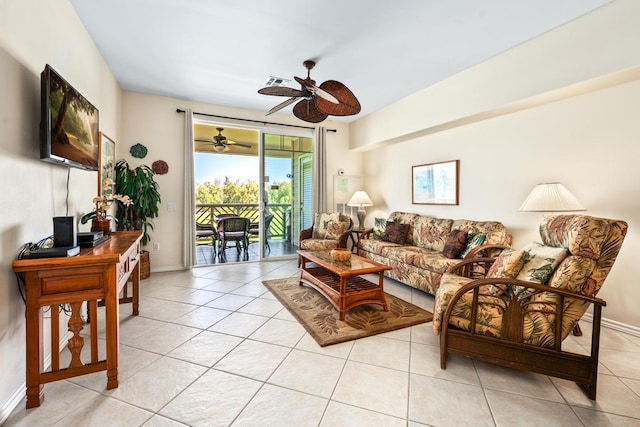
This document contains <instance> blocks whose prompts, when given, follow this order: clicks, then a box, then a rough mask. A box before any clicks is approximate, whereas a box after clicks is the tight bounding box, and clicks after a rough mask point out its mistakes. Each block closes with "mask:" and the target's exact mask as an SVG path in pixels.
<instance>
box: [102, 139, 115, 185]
mask: <svg viewBox="0 0 640 427" xmlns="http://www.w3.org/2000/svg"><path fill="white" fill-rule="evenodd" d="M115 162H116V142H115V141H114V140H113V139H111V138H109V137H108V136H107V135H105V134H104V133H103V132H100V167H99V168H98V196H108V195H111V194H113V185H108V184H107V185H105V182H107V179H109V180H111V181H110V182H113V183H115V180H116V179H115V169H114V168H115Z"/></svg>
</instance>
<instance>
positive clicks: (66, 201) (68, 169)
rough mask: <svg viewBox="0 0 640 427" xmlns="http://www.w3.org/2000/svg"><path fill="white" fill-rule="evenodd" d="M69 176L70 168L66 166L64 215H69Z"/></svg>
mask: <svg viewBox="0 0 640 427" xmlns="http://www.w3.org/2000/svg"><path fill="white" fill-rule="evenodd" d="M70 176H71V168H67V198H66V200H65V203H66V205H67V211H66V214H65V215H66V216H69V177H70Z"/></svg>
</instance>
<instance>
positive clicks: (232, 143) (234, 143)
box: [221, 140, 253, 148]
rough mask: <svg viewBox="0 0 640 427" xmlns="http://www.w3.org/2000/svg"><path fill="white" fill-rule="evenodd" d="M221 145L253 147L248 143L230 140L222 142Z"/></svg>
mask: <svg viewBox="0 0 640 427" xmlns="http://www.w3.org/2000/svg"><path fill="white" fill-rule="evenodd" d="M221 145H224V146H228V145H233V146H234V147H242V148H253V146H252V145H250V144H243V143H242V142H235V141H231V140H227V142H224V143H222V144H221Z"/></svg>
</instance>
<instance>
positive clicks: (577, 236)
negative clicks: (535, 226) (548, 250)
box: [540, 215, 610, 259]
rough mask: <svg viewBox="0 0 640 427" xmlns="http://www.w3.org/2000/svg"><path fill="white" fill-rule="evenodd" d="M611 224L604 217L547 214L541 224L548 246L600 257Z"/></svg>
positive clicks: (542, 233)
mask: <svg viewBox="0 0 640 427" xmlns="http://www.w3.org/2000/svg"><path fill="white" fill-rule="evenodd" d="M609 228H610V224H609V221H607V220H606V219H604V218H595V217H591V216H586V215H559V216H547V217H545V218H544V219H543V221H542V223H541V224H540V236H541V237H542V242H543V243H544V244H545V245H547V246H555V247H564V248H567V249H569V252H571V254H572V255H580V256H584V257H587V258H592V259H598V258H599V257H600V252H601V249H602V243H603V242H604V240H605V239H606V238H607V235H608V234H609Z"/></svg>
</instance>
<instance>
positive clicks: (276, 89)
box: [258, 86, 311, 98]
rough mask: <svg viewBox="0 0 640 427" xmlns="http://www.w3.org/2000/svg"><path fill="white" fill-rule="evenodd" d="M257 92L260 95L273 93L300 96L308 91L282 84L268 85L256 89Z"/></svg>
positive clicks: (307, 94)
mask: <svg viewBox="0 0 640 427" xmlns="http://www.w3.org/2000/svg"><path fill="white" fill-rule="evenodd" d="M258 93H259V94H262V95H273V96H288V97H292V98H294V97H298V98H299V97H301V96H309V95H311V94H310V93H307V91H305V90H300V89H293V88H290V87H282V86H269V87H263V88H262V89H260V90H258Z"/></svg>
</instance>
